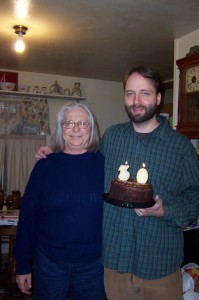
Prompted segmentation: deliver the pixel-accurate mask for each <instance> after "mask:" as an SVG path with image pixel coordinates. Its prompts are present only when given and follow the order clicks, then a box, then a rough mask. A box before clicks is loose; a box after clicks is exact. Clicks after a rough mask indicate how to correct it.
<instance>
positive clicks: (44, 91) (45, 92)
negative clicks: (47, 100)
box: [41, 86, 48, 94]
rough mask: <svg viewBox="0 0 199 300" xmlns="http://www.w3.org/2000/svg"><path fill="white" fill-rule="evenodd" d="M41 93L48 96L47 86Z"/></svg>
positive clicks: (43, 87)
mask: <svg viewBox="0 0 199 300" xmlns="http://www.w3.org/2000/svg"><path fill="white" fill-rule="evenodd" d="M41 93H42V94H48V89H47V87H46V86H42V88H41Z"/></svg>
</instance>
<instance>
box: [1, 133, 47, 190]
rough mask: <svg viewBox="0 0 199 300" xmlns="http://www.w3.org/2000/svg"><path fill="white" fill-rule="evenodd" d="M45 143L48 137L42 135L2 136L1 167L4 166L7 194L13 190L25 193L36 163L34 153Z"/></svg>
mask: <svg viewBox="0 0 199 300" xmlns="http://www.w3.org/2000/svg"><path fill="white" fill-rule="evenodd" d="M45 144H46V137H45V136H42V135H18V136H17V135H8V136H1V137H0V167H1V169H2V168H3V167H4V174H5V176H4V177H5V178H4V179H3V182H4V186H3V188H5V190H6V194H7V195H8V194H10V193H11V191H12V190H19V191H20V192H21V194H22V195H23V193H24V190H25V187H26V184H27V182H28V179H29V176H30V173H31V171H32V168H33V166H34V164H35V159H34V155H35V153H36V151H37V149H38V148H39V147H40V146H43V145H45ZM3 147H4V148H3ZM1 162H2V163H1ZM2 166H3V167H2Z"/></svg>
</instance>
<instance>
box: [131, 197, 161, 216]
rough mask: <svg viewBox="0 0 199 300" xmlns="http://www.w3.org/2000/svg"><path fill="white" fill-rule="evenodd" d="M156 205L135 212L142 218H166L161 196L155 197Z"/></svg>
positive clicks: (137, 209)
mask: <svg viewBox="0 0 199 300" xmlns="http://www.w3.org/2000/svg"><path fill="white" fill-rule="evenodd" d="M154 200H155V202H156V203H155V204H154V206H152V207H148V208H136V209H135V212H136V214H137V215H138V216H140V217H149V216H150V217H163V216H164V206H163V202H162V199H161V198H160V196H158V195H157V196H155V199H154Z"/></svg>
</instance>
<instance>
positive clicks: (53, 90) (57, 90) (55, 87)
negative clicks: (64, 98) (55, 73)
mask: <svg viewBox="0 0 199 300" xmlns="http://www.w3.org/2000/svg"><path fill="white" fill-rule="evenodd" d="M50 94H54V95H63V89H62V87H61V86H60V85H59V83H58V82H57V80H55V83H54V84H52V85H51V86H50Z"/></svg>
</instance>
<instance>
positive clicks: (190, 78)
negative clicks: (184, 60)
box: [185, 66, 199, 93]
mask: <svg viewBox="0 0 199 300" xmlns="http://www.w3.org/2000/svg"><path fill="white" fill-rule="evenodd" d="M196 91H199V66H195V67H192V68H189V69H187V70H186V76H185V92H186V93H190V92H196Z"/></svg>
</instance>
